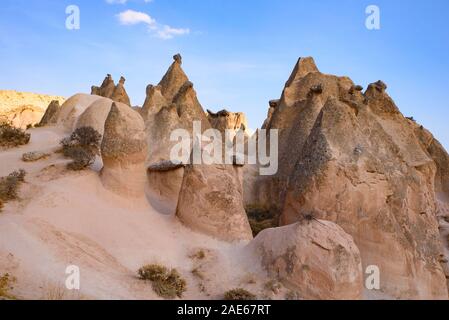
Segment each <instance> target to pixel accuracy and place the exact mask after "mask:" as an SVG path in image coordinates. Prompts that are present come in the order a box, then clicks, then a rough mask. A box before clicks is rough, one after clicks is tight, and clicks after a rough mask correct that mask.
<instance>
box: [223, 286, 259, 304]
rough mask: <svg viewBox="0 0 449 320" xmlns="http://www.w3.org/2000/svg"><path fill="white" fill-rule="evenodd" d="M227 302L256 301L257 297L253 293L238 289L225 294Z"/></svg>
mask: <svg viewBox="0 0 449 320" xmlns="http://www.w3.org/2000/svg"><path fill="white" fill-rule="evenodd" d="M224 299H225V300H242V301H243V300H256V295H254V294H252V293H251V292H249V291H247V290H245V289H242V288H237V289H233V290H229V291H227V292H226V293H225V294H224Z"/></svg>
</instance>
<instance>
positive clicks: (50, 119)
mask: <svg viewBox="0 0 449 320" xmlns="http://www.w3.org/2000/svg"><path fill="white" fill-rule="evenodd" d="M60 111H61V106H60V105H59V101H58V100H53V101H52V102H50V104H49V105H48V108H47V110H46V111H45V114H44V116H43V117H42V119H41V121H40V122H39V126H40V127H42V126H47V125H52V124H53V125H54V124H56V123H57V121H58V115H59V112H60Z"/></svg>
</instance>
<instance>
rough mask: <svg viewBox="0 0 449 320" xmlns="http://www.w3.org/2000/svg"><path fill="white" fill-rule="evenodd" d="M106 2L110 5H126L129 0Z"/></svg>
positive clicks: (110, 0) (109, 0)
mask: <svg viewBox="0 0 449 320" xmlns="http://www.w3.org/2000/svg"><path fill="white" fill-rule="evenodd" d="M150 1H151V0H150ZM106 2H107V3H109V4H126V2H128V0H106ZM145 2H147V0H145Z"/></svg>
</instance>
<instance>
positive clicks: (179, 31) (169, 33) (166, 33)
mask: <svg viewBox="0 0 449 320" xmlns="http://www.w3.org/2000/svg"><path fill="white" fill-rule="evenodd" d="M189 33H190V29H183V28H172V27H170V26H164V27H163V28H162V29H160V30H159V31H158V32H157V36H158V38H161V39H164V40H167V39H173V37H175V36H182V35H186V34H189Z"/></svg>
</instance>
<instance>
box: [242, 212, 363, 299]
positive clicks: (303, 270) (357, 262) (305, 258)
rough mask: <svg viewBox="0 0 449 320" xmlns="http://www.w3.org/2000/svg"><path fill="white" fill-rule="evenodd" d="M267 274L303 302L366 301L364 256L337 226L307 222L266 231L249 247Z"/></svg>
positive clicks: (328, 223)
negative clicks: (362, 258) (311, 300)
mask: <svg viewBox="0 0 449 320" xmlns="http://www.w3.org/2000/svg"><path fill="white" fill-rule="evenodd" d="M248 250H249V251H250V252H253V254H255V255H256V256H257V257H258V258H259V259H260V261H261V264H262V265H263V267H264V268H265V269H266V270H267V272H268V273H269V274H270V275H271V276H273V277H275V278H278V279H279V280H280V281H281V282H283V283H284V284H285V285H286V286H287V287H289V288H291V289H292V290H294V291H296V292H298V294H299V297H300V298H301V299H306V300H310V299H319V300H348V299H349V300H357V299H362V298H363V294H362V293H363V273H362V264H361V258H360V252H359V249H358V248H357V246H356V245H355V243H354V240H353V239H352V237H351V236H350V235H348V234H347V233H345V232H344V231H343V229H342V228H340V227H339V226H337V225H336V224H334V223H332V222H329V221H323V220H303V221H301V222H299V223H295V224H292V225H289V226H285V227H282V228H275V229H267V230H264V231H262V232H261V233H260V234H259V235H258V236H257V237H256V238H255V239H254V241H252V242H251V244H250V245H248Z"/></svg>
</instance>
